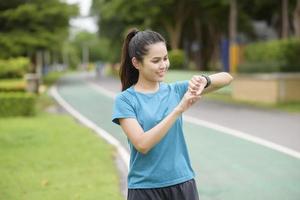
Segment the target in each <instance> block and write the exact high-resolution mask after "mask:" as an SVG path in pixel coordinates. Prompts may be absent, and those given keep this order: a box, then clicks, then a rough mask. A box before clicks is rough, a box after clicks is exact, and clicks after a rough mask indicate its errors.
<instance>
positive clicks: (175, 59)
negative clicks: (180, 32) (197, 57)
mask: <svg viewBox="0 0 300 200" xmlns="http://www.w3.org/2000/svg"><path fill="white" fill-rule="evenodd" d="M168 56H169V60H170V69H171V70H172V69H183V68H184V52H183V51H182V50H179V49H175V50H171V51H170V52H169V54H168Z"/></svg>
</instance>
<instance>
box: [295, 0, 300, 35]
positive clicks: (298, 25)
mask: <svg viewBox="0 0 300 200" xmlns="http://www.w3.org/2000/svg"><path fill="white" fill-rule="evenodd" d="M293 14H294V29H295V36H296V37H300V0H297V4H296V6H295V10H294V13H293Z"/></svg>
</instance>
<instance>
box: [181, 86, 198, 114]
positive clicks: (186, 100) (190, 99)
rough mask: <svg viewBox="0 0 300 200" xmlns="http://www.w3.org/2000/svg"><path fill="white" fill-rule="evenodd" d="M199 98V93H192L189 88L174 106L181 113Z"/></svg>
mask: <svg viewBox="0 0 300 200" xmlns="http://www.w3.org/2000/svg"><path fill="white" fill-rule="evenodd" d="M200 98H201V95H196V94H194V93H192V92H191V91H190V90H188V91H187V92H186V93H185V94H184V96H183V98H182V99H181V101H180V103H179V104H178V105H177V107H176V108H175V109H176V110H177V111H179V112H181V113H183V112H185V111H186V110H187V109H189V108H190V107H191V106H192V105H194V104H195V103H196V101H197V100H199V99H200Z"/></svg>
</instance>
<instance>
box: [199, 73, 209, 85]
mask: <svg viewBox="0 0 300 200" xmlns="http://www.w3.org/2000/svg"><path fill="white" fill-rule="evenodd" d="M201 76H202V77H204V78H205V79H206V85H205V86H204V88H207V87H208V86H210V84H211V79H210V78H209V76H207V75H204V74H202V75H201Z"/></svg>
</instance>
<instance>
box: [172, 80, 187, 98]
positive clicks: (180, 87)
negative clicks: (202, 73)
mask: <svg viewBox="0 0 300 200" xmlns="http://www.w3.org/2000/svg"><path fill="white" fill-rule="evenodd" d="M174 86H175V91H176V92H177V93H178V94H179V96H180V98H182V97H183V95H184V94H185V93H186V91H187V90H188V86H189V81H179V82H176V83H175V85H174Z"/></svg>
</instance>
